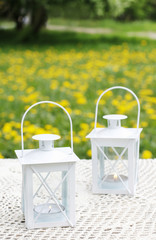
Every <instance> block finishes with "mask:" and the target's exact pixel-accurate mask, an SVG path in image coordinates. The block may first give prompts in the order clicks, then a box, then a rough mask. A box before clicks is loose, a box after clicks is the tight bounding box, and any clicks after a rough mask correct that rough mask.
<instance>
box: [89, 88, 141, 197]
mask: <svg viewBox="0 0 156 240" xmlns="http://www.w3.org/2000/svg"><path fill="white" fill-rule="evenodd" d="M114 89H123V90H126V91H128V92H129V93H131V94H132V95H133V96H134V97H135V99H136V101H137V105H138V116H137V128H124V127H121V120H122V119H126V118H127V116H125V115H118V114H111V115H105V116H103V118H104V119H107V121H108V127H107V128H97V127H96V125H97V114H98V105H99V101H100V99H101V98H102V96H103V95H104V94H105V93H107V92H108V91H110V90H114ZM139 118H140V104H139V100H138V98H137V96H136V95H135V94H134V92H132V91H131V90H130V89H128V88H125V87H120V86H116V87H112V88H109V89H107V90H106V91H104V92H103V93H102V94H101V95H100V97H99V98H98V101H97V104H96V112H95V128H94V129H93V130H92V131H91V133H90V134H89V135H88V136H87V138H90V139H91V149H92V178H93V179H92V180H93V193H96V194H109V193H114V194H128V195H134V193H135V190H136V184H137V181H138V159H139V139H140V133H141V131H142V129H141V128H139Z"/></svg>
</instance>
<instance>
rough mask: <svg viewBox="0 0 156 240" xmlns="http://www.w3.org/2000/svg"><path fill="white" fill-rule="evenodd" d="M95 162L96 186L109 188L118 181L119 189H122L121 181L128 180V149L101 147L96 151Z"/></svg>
mask: <svg viewBox="0 0 156 240" xmlns="http://www.w3.org/2000/svg"><path fill="white" fill-rule="evenodd" d="M97 160H98V179H99V180H98V185H99V186H100V187H103V188H107V187H108V188H110V187H111V185H112V187H113V185H114V183H116V182H117V181H118V182H120V185H121V187H124V184H123V183H122V180H123V181H124V182H125V181H127V180H128V149H125V148H124V147H110V146H101V147H99V148H98V149H97ZM121 179H122V180H121Z"/></svg>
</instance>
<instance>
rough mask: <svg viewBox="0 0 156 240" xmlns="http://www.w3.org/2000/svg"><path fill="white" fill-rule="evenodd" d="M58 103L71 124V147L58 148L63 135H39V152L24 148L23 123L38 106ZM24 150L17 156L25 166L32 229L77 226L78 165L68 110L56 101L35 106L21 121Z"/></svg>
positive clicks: (27, 216) (24, 187)
mask: <svg viewBox="0 0 156 240" xmlns="http://www.w3.org/2000/svg"><path fill="white" fill-rule="evenodd" d="M42 103H48V104H54V105H56V106H58V107H60V108H62V109H63V110H64V112H65V113H66V114H67V116H68V118H69V121H70V131H71V147H57V148H55V147H54V141H55V140H58V139H59V138H60V136H58V135H55V134H39V135H35V136H33V139H35V140H38V141H39V148H38V149H24V141H23V123H24V119H25V116H26V114H27V113H28V112H29V110H30V109H32V108H33V107H35V106H36V105H39V104H42ZM21 139H22V149H21V150H16V151H15V152H16V155H17V157H18V159H19V162H20V163H21V165H22V211H23V213H24V216H25V224H26V227H27V228H28V229H32V228H44V227H52V226H74V225H75V164H76V161H77V160H78V157H77V156H76V155H75V153H74V152H73V132H72V120H71V117H70V115H69V113H68V112H67V111H66V109H65V108H64V107H62V106H61V105H60V104H58V103H56V102H51V101H42V102H38V103H35V104H33V105H32V106H31V107H30V108H28V110H27V111H26V112H25V113H24V115H23V117H22V121H21Z"/></svg>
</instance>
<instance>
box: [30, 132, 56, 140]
mask: <svg viewBox="0 0 156 240" xmlns="http://www.w3.org/2000/svg"><path fill="white" fill-rule="evenodd" d="M32 138H33V139H34V140H38V141H54V140H57V139H60V138H61V137H60V136H59V135H56V134H37V135H34V136H32Z"/></svg>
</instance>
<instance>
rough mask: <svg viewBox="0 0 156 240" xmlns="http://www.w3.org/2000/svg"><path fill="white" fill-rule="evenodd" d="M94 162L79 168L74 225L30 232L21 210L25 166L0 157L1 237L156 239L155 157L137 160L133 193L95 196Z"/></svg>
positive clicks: (85, 162)
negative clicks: (92, 171) (136, 177)
mask: <svg viewBox="0 0 156 240" xmlns="http://www.w3.org/2000/svg"><path fill="white" fill-rule="evenodd" d="M91 180H92V178H91V161H90V160H81V161H79V162H78V163H77V167H76V220H77V223H76V227H74V228H72V227H52V228H46V229H33V230H27V229H26V227H25V222H24V216H23V214H22V211H21V182H22V175H21V166H20V164H19V163H18V160H17V159H1V160H0V239H1V240H3V239H11V240H15V239H17V240H36V239H38V240H47V239H52V240H53V239H55V240H67V239H68V240H69V239H70V240H77V239H91V240H95V239H98V240H118V239H119V240H127V239H129V240H130V239H131V240H156V159H148V160H142V159H141V160H139V183H138V186H137V191H136V194H135V196H134V197H129V196H127V195H94V194H92V191H91V188H92V184H91Z"/></svg>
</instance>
